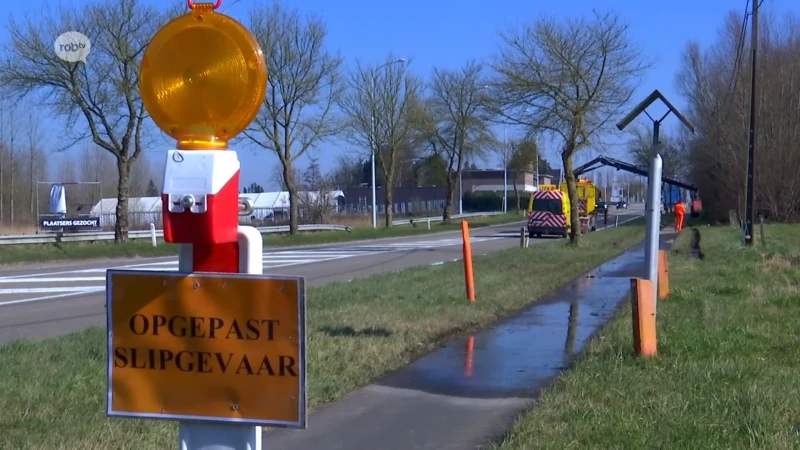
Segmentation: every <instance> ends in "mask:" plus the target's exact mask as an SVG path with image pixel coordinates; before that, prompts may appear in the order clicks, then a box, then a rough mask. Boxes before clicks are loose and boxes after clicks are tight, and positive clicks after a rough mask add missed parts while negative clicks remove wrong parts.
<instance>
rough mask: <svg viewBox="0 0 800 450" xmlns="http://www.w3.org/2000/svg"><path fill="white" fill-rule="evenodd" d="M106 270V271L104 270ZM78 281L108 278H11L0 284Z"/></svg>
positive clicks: (1, 281) (1, 280) (104, 278)
mask: <svg viewBox="0 0 800 450" xmlns="http://www.w3.org/2000/svg"><path fill="white" fill-rule="evenodd" d="M103 270H105V269H103ZM76 281H103V282H105V281H106V277H59V278H36V279H35V280H31V279H29V278H11V279H7V280H3V279H0V284H6V283H32V282H35V283H36V284H39V283H72V282H76Z"/></svg>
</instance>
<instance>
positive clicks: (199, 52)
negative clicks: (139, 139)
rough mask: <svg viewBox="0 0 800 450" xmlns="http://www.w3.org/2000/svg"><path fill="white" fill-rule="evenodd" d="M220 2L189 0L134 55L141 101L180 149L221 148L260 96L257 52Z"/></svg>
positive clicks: (251, 114)
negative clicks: (139, 56) (185, 7)
mask: <svg viewBox="0 0 800 450" xmlns="http://www.w3.org/2000/svg"><path fill="white" fill-rule="evenodd" d="M221 3H222V0H217V2H216V3H195V2H193V1H191V0H189V1H188V5H189V9H190V10H191V11H190V12H188V13H186V14H184V15H182V16H180V17H177V18H175V19H173V20H172V21H170V22H169V23H167V24H166V25H164V27H162V28H161V29H160V30H158V32H157V33H156V34H155V36H153V39H152V41H151V42H150V44H149V45H148V46H147V49H146V50H145V52H144V57H143V58H142V67H141V75H140V81H139V84H140V85H139V87H140V90H141V94H142V101H143V102H144V106H145V108H146V109H147V111H148V113H149V114H150V117H151V118H152V119H153V122H155V124H156V125H158V127H159V128H161V130H163V131H164V132H165V133H167V134H168V135H169V136H171V137H173V138H174V139H176V140H177V141H178V143H177V148H178V149H180V150H226V149H227V148H228V141H230V140H231V139H232V138H234V137H235V136H236V135H238V134H239V133H241V132H242V131H244V130H245V128H247V126H248V125H249V124H250V122H252V120H253V118H255V116H256V114H258V111H259V108H260V107H261V104H262V103H263V101H264V96H265V94H266V90H267V66H266V62H265V60H264V54H263V52H262V51H261V48H260V47H259V45H258V42H257V41H256V39H255V37H253V35H252V34H251V33H250V31H248V30H247V28H245V27H244V25H242V24H241V23H239V22H238V21H236V20H234V19H233V18H231V17H229V16H226V15H224V14H219V13H216V12H215V11H214V10H215V9H217V8H219V6H220V5H221Z"/></svg>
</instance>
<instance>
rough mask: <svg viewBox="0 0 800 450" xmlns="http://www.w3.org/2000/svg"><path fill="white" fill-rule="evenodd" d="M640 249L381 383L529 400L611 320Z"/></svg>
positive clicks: (639, 258) (636, 265)
mask: <svg viewBox="0 0 800 450" xmlns="http://www.w3.org/2000/svg"><path fill="white" fill-rule="evenodd" d="M642 264H643V256H642V254H641V252H639V253H638V254H635V255H633V256H631V255H628V254H623V255H622V256H620V257H619V258H617V259H615V260H612V261H609V262H608V263H606V264H604V265H603V266H601V268H599V269H598V270H597V271H595V272H594V273H593V275H594V276H591V277H581V278H579V279H576V280H574V281H573V282H572V283H570V284H569V285H567V286H565V287H564V288H562V289H560V290H559V291H557V292H555V293H553V294H552V295H550V296H548V297H546V298H545V299H543V301H542V302H540V303H539V304H537V305H535V306H533V307H532V308H530V309H529V310H527V311H525V312H524V313H522V314H520V315H518V316H516V317H513V318H511V319H509V320H507V321H506V322H503V323H501V324H500V325H498V326H496V327H495V328H492V329H489V330H486V331H483V332H481V333H479V334H476V335H472V336H468V337H467V338H465V339H461V340H459V341H458V342H454V343H452V344H450V345H448V346H447V347H445V348H442V349H440V350H439V351H437V352H435V353H432V354H431V355H428V356H427V357H424V358H422V359H420V360H418V361H417V362H415V363H414V364H412V365H410V366H408V367H406V368H404V369H402V370H400V371H398V372H395V373H394V374H392V375H390V376H388V377H386V378H385V379H384V380H382V381H381V383H380V384H383V385H388V386H395V387H402V388H407V389H417V390H423V391H427V392H433V393H437V394H445V395H458V396H464V397H497V396H531V395H534V394H535V392H536V390H537V389H538V388H539V387H541V386H542V385H543V383H545V382H546V381H548V380H549V379H551V378H552V377H553V376H556V375H558V374H559V372H560V371H561V370H563V369H564V368H565V367H567V366H568V365H569V363H570V362H571V360H572V358H573V357H574V356H575V355H576V354H577V353H578V352H580V351H581V349H582V348H583V346H584V345H585V344H586V342H587V341H588V339H589V338H590V337H591V336H592V335H593V334H594V332H595V331H596V330H597V328H598V327H600V326H601V325H602V324H604V323H605V322H606V320H608V319H609V318H610V317H612V316H613V314H614V312H615V310H616V308H617V306H618V305H619V304H620V302H622V301H623V300H624V299H625V298H626V297H627V296H628V293H629V290H630V281H629V280H630V277H631V276H638V275H637V274H638V272H640V271H641V267H642Z"/></svg>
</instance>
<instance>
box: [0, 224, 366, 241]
mask: <svg viewBox="0 0 800 450" xmlns="http://www.w3.org/2000/svg"><path fill="white" fill-rule="evenodd" d="M256 229H257V230H258V231H259V232H261V233H262V234H269V233H288V232H289V225H281V226H277V227H257V228H256ZM298 230H299V231H350V230H351V228H350V227H349V226H347V225H313V224H312V225H299V226H298ZM163 236H164V231H163V230H135V231H134V230H132V231H129V232H128V238H129V239H148V238H149V239H153V238H154V237H155V238H159V237H163ZM113 240H114V232H113V231H102V232H99V233H42V234H23V235H17V236H0V245H22V244H55V243H59V242H95V241H113Z"/></svg>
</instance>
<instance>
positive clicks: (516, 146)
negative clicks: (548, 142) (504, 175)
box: [508, 138, 539, 212]
mask: <svg viewBox="0 0 800 450" xmlns="http://www.w3.org/2000/svg"><path fill="white" fill-rule="evenodd" d="M510 144H511V145H510V146H509V147H510V148H511V155H510V156H509V160H508V170H510V171H511V173H512V174H513V178H512V180H513V181H512V183H513V185H514V195H515V196H516V198H517V200H516V201H517V212H519V211H520V210H521V209H522V205H521V203H520V197H519V189H518V188H517V177H518V176H519V173H520V172H530V171H532V170H533V168H534V167H535V166H536V160H537V158H539V145H538V144H537V143H536V141H535V140H533V139H531V138H525V139H522V140H520V141H519V142H511V143H510Z"/></svg>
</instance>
